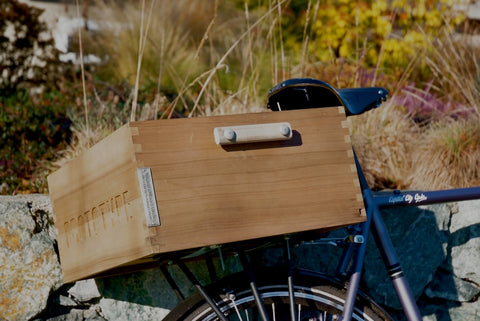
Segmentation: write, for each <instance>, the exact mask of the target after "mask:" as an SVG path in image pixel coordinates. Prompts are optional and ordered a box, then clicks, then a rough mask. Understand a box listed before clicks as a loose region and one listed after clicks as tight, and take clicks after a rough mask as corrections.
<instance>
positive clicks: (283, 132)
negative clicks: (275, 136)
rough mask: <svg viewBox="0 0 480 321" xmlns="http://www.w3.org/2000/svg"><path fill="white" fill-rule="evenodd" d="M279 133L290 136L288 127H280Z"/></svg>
mask: <svg viewBox="0 0 480 321" xmlns="http://www.w3.org/2000/svg"><path fill="white" fill-rule="evenodd" d="M280 133H281V134H282V135H283V136H290V127H288V126H287V125H283V126H281V127H280Z"/></svg>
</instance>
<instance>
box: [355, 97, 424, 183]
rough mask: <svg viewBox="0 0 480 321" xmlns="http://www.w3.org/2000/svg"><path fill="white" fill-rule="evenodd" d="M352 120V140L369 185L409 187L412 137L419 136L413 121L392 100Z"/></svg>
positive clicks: (413, 139) (412, 147)
mask: <svg viewBox="0 0 480 321" xmlns="http://www.w3.org/2000/svg"><path fill="white" fill-rule="evenodd" d="M350 121H351V128H352V143H353V146H354V148H355V151H356V154H357V156H358V158H359V161H360V164H361V165H362V169H363V170H364V173H365V176H366V178H367V181H368V183H369V185H370V186H371V187H372V188H374V189H383V188H394V189H402V188H406V187H408V186H409V185H410V184H409V181H408V180H407V178H408V177H409V175H408V174H409V170H410V168H411V167H412V157H411V155H412V150H413V149H414V146H413V145H412V141H415V139H416V138H417V137H418V131H417V128H416V126H415V124H414V123H413V121H412V120H411V119H410V118H409V117H407V115H405V114H404V113H402V112H401V111H400V110H398V109H397V108H395V106H394V105H393V104H392V103H390V102H387V103H384V105H383V106H382V107H381V108H378V109H375V110H373V111H370V112H368V113H366V114H363V115H359V116H354V117H351V118H350Z"/></svg>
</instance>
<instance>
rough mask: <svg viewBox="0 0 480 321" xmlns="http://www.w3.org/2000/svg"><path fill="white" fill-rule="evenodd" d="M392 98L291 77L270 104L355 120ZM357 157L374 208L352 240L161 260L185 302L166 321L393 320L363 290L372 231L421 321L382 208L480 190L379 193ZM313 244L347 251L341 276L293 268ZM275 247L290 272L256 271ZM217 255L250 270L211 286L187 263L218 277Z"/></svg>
mask: <svg viewBox="0 0 480 321" xmlns="http://www.w3.org/2000/svg"><path fill="white" fill-rule="evenodd" d="M387 95H388V91H387V90H386V89H384V88H381V87H368V88H358V89H339V90H336V89H334V88H333V87H331V86H330V85H328V84H327V83H325V82H322V81H319V80H315V79H291V80H287V81H284V82H282V83H280V84H279V85H277V86H276V87H274V88H272V89H271V90H270V92H269V94H268V104H267V106H268V108H269V109H271V110H273V111H275V112H282V111H283V110H291V109H299V108H322V107H332V106H344V107H345V109H346V114H347V116H352V115H358V114H361V113H364V112H366V111H368V110H370V109H373V108H377V107H379V106H380V105H381V104H382V102H383V101H384V100H385V99H386V98H387ZM354 157H355V164H356V167H357V173H358V179H359V182H360V187H361V190H362V195H363V200H364V204H365V209H366V216H367V218H366V221H365V222H363V223H360V224H358V225H354V226H349V227H347V231H348V236H347V237H345V238H341V239H330V238H328V235H327V234H326V233H323V231H320V232H315V231H313V232H312V231H310V232H301V233H297V234H293V235H286V236H285V235H284V236H279V237H269V238H267V239H263V240H255V241H254V242H252V241H243V242H238V243H234V244H224V245H222V246H221V251H220V250H219V248H218V247H211V248H204V249H201V250H199V251H198V252H197V253H194V254H191V253H188V255H186V253H177V254H176V256H175V257H172V256H169V257H163V256H160V257H158V260H159V261H161V262H162V272H163V273H164V275H165V277H166V279H167V281H168V282H169V284H170V286H171V287H172V289H174V291H175V293H176V294H177V296H178V297H179V298H180V299H182V300H183V302H182V303H180V304H179V305H178V306H177V307H176V308H175V309H173V310H172V311H171V313H170V314H169V315H168V316H167V317H166V318H165V320H167V321H170V320H222V321H226V320H262V321H269V320H291V321H295V320H296V321H301V320H393V319H392V317H391V316H390V315H389V314H388V313H387V312H386V311H385V310H384V309H383V308H382V307H381V306H380V305H378V304H377V303H375V302H374V301H373V300H372V299H371V298H369V297H368V296H367V295H366V294H364V293H362V292H361V291H360V290H359V284H360V278H361V274H362V267H363V263H364V258H365V252H366V243H367V242H366V241H367V238H368V234H369V232H370V231H371V233H372V235H373V237H374V239H375V242H376V244H377V247H378V248H379V250H380V253H381V256H382V258H383V261H384V264H385V267H386V269H387V272H388V274H389V276H390V279H391V281H392V283H393V286H394V288H395V290H396V292H397V296H398V298H399V300H400V302H401V304H402V308H403V311H404V313H405V316H406V318H407V319H408V320H409V321H419V320H421V319H422V318H421V315H420V312H419V309H418V307H417V305H416V302H415V299H414V297H413V295H412V292H411V290H410V287H409V284H408V282H407V280H406V278H405V275H404V273H403V270H402V267H401V265H400V263H399V261H398V258H397V255H396V253H395V249H394V246H393V244H392V242H391V240H390V238H389V235H388V232H387V230H386V228H385V225H384V223H383V221H382V218H381V215H380V209H383V208H390V207H405V206H420V205H427V204H436V203H444V202H453V201H464V200H471V199H479V198H480V187H472V188H463V189H451V190H444V191H398V190H396V191H391V192H382V193H374V192H373V191H372V190H371V189H370V187H369V186H368V183H367V181H366V179H365V177H364V175H363V172H362V168H361V166H360V164H359V162H358V159H357V157H356V155H354ZM318 233H320V234H318ZM311 239H316V240H317V241H318V242H327V243H328V242H333V243H334V244H335V245H336V246H338V247H341V248H343V253H342V255H341V258H340V261H339V264H338V266H337V269H336V272H335V275H334V276H328V275H325V274H321V273H318V272H313V271H307V270H302V269H296V268H294V267H293V266H292V258H291V253H290V251H291V247H292V246H294V245H295V244H299V243H301V242H305V241H308V240H311ZM271 246H281V247H283V248H284V253H285V262H286V264H285V267H284V268H274V269H273V270H272V269H262V268H261V267H260V268H258V267H255V266H254V264H253V262H252V261H251V260H249V254H251V253H253V252H254V251H256V250H258V249H259V248H265V247H271ZM215 251H218V252H219V253H220V254H219V255H220V256H223V255H238V257H239V259H240V262H241V265H242V267H243V269H244V271H242V272H240V273H238V274H234V275H231V276H228V277H226V278H223V279H221V280H217V281H215V282H214V283H212V284H210V285H208V286H203V285H202V284H200V282H199V280H198V279H197V278H196V277H195V275H194V274H193V273H192V272H191V271H190V270H189V269H188V268H187V266H186V264H185V262H186V261H188V260H192V259H205V260H206V262H207V267H209V271H210V273H211V279H216V275H215V271H214V268H213V265H212V261H211V260H212V255H211V254H212V253H214V252H215ZM166 262H174V263H175V264H177V265H178V267H179V268H180V269H181V270H182V271H183V273H184V274H185V275H186V277H187V278H188V280H189V281H190V282H191V283H192V284H193V285H195V287H196V289H197V290H198V292H197V293H196V294H194V295H193V296H191V297H189V298H187V299H185V298H184V296H183V294H182V293H181V291H180V290H179V286H178V285H177V284H176V283H175V281H174V280H173V278H172V277H171V275H170V274H169V272H168V271H167V269H166V265H165V263H166Z"/></svg>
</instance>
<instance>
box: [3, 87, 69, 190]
mask: <svg viewBox="0 0 480 321" xmlns="http://www.w3.org/2000/svg"><path fill="white" fill-rule="evenodd" d="M66 105H67V102H66V101H64V100H63V99H62V96H61V95H59V94H58V93H52V92H50V93H45V94H43V95H39V96H36V97H32V96H30V95H29V94H28V93H27V92H26V91H18V93H17V94H15V95H12V96H10V97H4V99H3V100H2V101H0V128H2V131H1V137H0V141H2V144H1V145H0V185H2V186H1V188H0V191H2V190H3V193H6V194H12V193H36V192H46V191H47V189H46V184H45V180H46V176H45V174H46V172H47V171H48V167H49V165H48V163H50V162H51V161H53V160H54V159H56V157H57V155H58V152H59V151H60V150H62V149H64V148H66V146H67V144H68V142H69V139H70V124H71V122H70V120H69V119H68V117H66V112H65V106H66Z"/></svg>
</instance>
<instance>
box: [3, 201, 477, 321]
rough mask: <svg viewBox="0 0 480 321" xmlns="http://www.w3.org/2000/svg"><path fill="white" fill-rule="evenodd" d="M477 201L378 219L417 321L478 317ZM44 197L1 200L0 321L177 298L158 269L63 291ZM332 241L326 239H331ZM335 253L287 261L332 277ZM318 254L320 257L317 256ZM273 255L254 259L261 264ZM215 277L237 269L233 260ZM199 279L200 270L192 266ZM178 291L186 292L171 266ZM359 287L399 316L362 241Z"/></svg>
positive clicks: (115, 309)
mask: <svg viewBox="0 0 480 321" xmlns="http://www.w3.org/2000/svg"><path fill="white" fill-rule="evenodd" d="M479 210H480V201H470V202H461V203H458V204H453V205H445V204H442V205H435V206H428V207H422V208H409V209H402V210H389V211H385V212H383V217H384V219H385V222H386V224H387V228H388V229H389V231H390V232H391V237H392V240H393V242H394V244H395V246H396V249H397V252H398V255H399V257H400V260H401V262H402V265H403V267H404V269H405V273H406V275H407V277H408V278H409V280H410V283H411V287H412V290H413V292H414V294H415V296H416V297H417V299H418V302H419V305H420V308H421V313H422V315H423V319H424V320H429V321H430V320H431V321H434V320H442V321H447V320H448V321H450V320H476V319H479V318H480V302H479V301H478V300H477V299H478V296H479V294H480V287H479V285H480V213H479ZM53 222H54V216H53V215H52V214H51V206H50V202H49V198H48V197H47V196H44V195H32V196H26V197H22V196H16V197H9V196H0V320H8V321H14V320H15V321H17V320H18V321H20V320H21V321H25V320H50V321H54V320H79V321H81V320H91V321H93V320H115V321H118V320H128V321H132V320H161V319H162V318H163V317H164V316H165V315H166V314H167V313H168V311H169V310H170V309H172V308H173V307H174V306H175V305H176V304H177V303H178V300H177V299H176V297H175V294H174V292H173V291H172V290H171V289H170V288H169V286H168V284H167V282H166V281H165V279H164V277H163V275H162V273H161V272H160V270H159V269H152V270H147V271H142V272H137V273H131V274H126V275H122V276H115V277H109V278H103V279H97V280H85V281H80V282H76V283H75V284H65V285H62V273H61V267H60V264H59V261H58V257H57V254H56V242H55V237H56V230H55V228H54V226H53ZM333 235H334V234H333ZM337 251H338V250H337V249H335V248H334V247H331V246H328V247H327V248H325V246H324V245H315V244H305V245H302V246H299V247H296V248H295V249H294V251H293V254H294V257H295V261H296V264H297V265H298V266H303V267H306V268H311V269H315V270H320V271H325V272H331V271H332V269H333V265H332V263H335V260H336V259H335V258H336V257H337V256H336V254H337V253H336V252H337ZM320 254H321V255H320ZM281 257H282V255H281V254H280V253H279V252H278V251H277V250H275V249H272V250H269V251H266V252H264V253H263V259H264V260H265V261H266V262H267V264H276V262H277V261H279V260H281ZM215 264H217V270H220V271H221V273H224V274H228V273H230V272H234V271H236V270H238V262H236V260H235V259H234V258H231V259H228V260H226V261H225V266H224V268H220V263H219V262H218V261H217V262H216V263H215ZM191 268H192V269H193V270H195V273H196V274H197V275H198V277H199V278H200V279H201V280H203V281H204V282H206V280H208V273H207V271H206V268H205V267H204V266H203V264H202V263H196V264H195V266H191ZM172 272H173V275H174V276H175V277H176V280H177V282H178V283H179V284H181V286H182V291H183V292H184V293H192V292H193V288H192V286H189V285H188V283H187V282H184V280H183V279H182V276H181V273H179V271H178V270H176V268H175V267H174V266H172ZM362 283H363V284H362V285H363V287H364V289H366V292H367V293H369V294H370V295H371V296H373V297H374V298H375V300H376V301H377V302H380V303H382V304H384V305H385V306H387V307H389V309H390V310H391V311H392V314H393V315H394V316H395V317H396V318H397V319H398V320H403V317H402V316H401V315H400V314H398V313H397V312H396V309H398V307H399V304H398V302H397V299H396V297H395V295H394V292H393V288H392V286H391V283H390V281H389V279H388V276H387V274H386V272H385V269H384V267H383V265H382V263H381V261H380V258H379V254H378V251H377V250H376V249H375V247H374V244H373V242H372V241H371V240H369V251H368V257H367V261H366V264H365V274H364V278H363V282H362Z"/></svg>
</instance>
